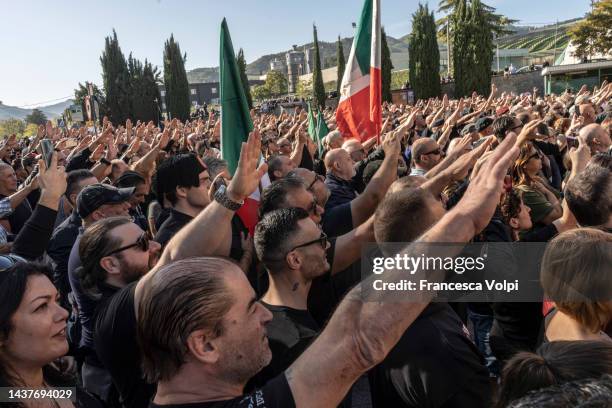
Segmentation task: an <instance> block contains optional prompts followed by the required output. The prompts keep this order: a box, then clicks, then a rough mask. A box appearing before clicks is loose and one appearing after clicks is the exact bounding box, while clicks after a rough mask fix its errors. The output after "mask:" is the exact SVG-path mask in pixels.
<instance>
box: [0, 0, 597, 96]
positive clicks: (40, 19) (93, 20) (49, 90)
mask: <svg viewBox="0 0 612 408" xmlns="http://www.w3.org/2000/svg"><path fill="white" fill-rule="evenodd" d="M424 2H427V1H424ZM485 3H487V4H489V5H492V6H494V7H496V8H497V10H498V12H499V13H502V14H504V15H506V16H508V17H511V18H515V19H518V20H520V23H519V24H524V25H529V24H534V25H536V24H537V25H541V24H543V23H554V22H555V20H560V21H561V20H566V19H570V18H576V17H580V16H583V15H584V13H586V12H587V11H588V10H589V7H590V1H589V0H488V1H487V0H485ZM1 4H2V20H1V22H0V39H1V40H0V55H1V56H2V58H1V62H0V101H2V103H4V104H6V105H17V106H24V105H33V104H37V103H41V102H48V101H51V100H56V99H60V98H63V97H67V96H70V95H71V94H72V93H73V89H74V88H75V87H76V85H77V83H78V82H83V81H93V82H95V83H97V84H98V85H100V84H101V82H102V78H101V68H100V61H99V57H100V54H101V52H102V49H103V47H104V37H105V36H107V35H109V34H110V33H111V32H112V29H113V28H115V29H116V30H117V35H118V38H119V44H120V46H121V49H122V50H123V53H124V54H125V55H126V57H127V55H128V54H129V52H130V51H132V52H133V53H134V56H135V57H137V58H139V59H142V60H144V59H145V58H147V59H149V60H150V61H152V62H153V63H154V64H156V65H161V63H162V53H163V44H164V41H165V40H166V39H167V38H168V37H169V36H170V33H174V37H175V39H176V40H177V41H178V42H179V43H180V46H181V50H182V51H184V52H187V63H186V68H187V69H188V70H189V69H193V68H198V67H210V66H217V65H218V58H219V27H220V23H221V20H222V18H223V17H227V21H228V25H229V28H230V32H231V35H232V41H233V43H234V47H235V48H236V49H238V48H239V47H243V48H244V50H245V55H246V58H247V62H251V61H253V60H255V59H257V58H258V57H260V56H262V55H265V54H269V53H273V52H279V51H283V50H286V49H289V48H291V45H292V44H303V43H306V42H309V41H312V23H313V22H316V24H317V27H318V30H319V39H320V40H323V41H334V40H335V39H336V38H337V36H338V35H342V36H343V37H347V36H351V35H352V34H353V28H352V26H351V23H352V22H354V21H356V20H357V19H358V15H359V12H360V10H361V6H362V0H304V1H290V0H289V1H287V0H97V1H92V0H83V1H64V0H53V1H49V0H2V2H1ZM417 5H418V1H417V0H381V8H382V23H383V25H384V26H385V28H386V30H387V33H388V34H389V35H391V36H393V37H400V36H402V35H405V34H407V33H408V32H409V30H410V20H411V16H412V13H413V12H414V11H415V10H416V8H417ZM429 5H430V8H437V5H438V0H433V1H429ZM52 102H55V101H52ZM44 104H49V103H44Z"/></svg>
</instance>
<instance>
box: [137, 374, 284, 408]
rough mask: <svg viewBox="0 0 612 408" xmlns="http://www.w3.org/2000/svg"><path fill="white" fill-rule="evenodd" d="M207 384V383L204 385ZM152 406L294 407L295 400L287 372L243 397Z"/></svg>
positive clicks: (151, 405) (198, 407)
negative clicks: (286, 375)
mask: <svg viewBox="0 0 612 408" xmlns="http://www.w3.org/2000/svg"><path fill="white" fill-rule="evenodd" d="M204 386H205V385H204ZM149 407H150V408H254V407H257V408H293V407H295V401H294V400H293V394H292V393H291V388H289V383H288V382H287V378H286V377H285V374H281V375H279V376H278V377H276V378H274V379H273V380H272V381H269V382H268V383H267V384H266V385H264V386H263V388H259V389H257V390H255V391H253V392H250V393H248V394H245V395H243V396H241V397H237V398H232V399H230V400H224V401H211V402H195V403H189V404H170V405H158V404H155V403H151V404H150V405H149Z"/></svg>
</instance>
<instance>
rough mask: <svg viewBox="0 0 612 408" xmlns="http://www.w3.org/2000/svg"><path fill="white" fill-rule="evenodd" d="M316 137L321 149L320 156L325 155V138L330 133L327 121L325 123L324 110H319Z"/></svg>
mask: <svg viewBox="0 0 612 408" xmlns="http://www.w3.org/2000/svg"><path fill="white" fill-rule="evenodd" d="M315 133H316V135H317V137H316V139H315V141H316V142H317V147H318V149H319V157H321V156H322V155H323V138H324V137H325V136H327V134H328V133H329V128H328V127H327V123H325V118H324V117H323V112H319V115H318V116H317V130H316V132H315Z"/></svg>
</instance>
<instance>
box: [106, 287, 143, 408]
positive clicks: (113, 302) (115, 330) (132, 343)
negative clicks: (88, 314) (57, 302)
mask: <svg viewBox="0 0 612 408" xmlns="http://www.w3.org/2000/svg"><path fill="white" fill-rule="evenodd" d="M135 289H136V282H134V283H131V284H129V285H128V286H126V287H124V288H122V289H121V290H120V291H118V292H117V293H115V294H114V295H113V296H112V297H111V298H110V299H108V300H107V301H106V302H105V303H104V304H102V305H100V308H99V309H98V312H97V318H96V323H95V324H96V326H95V327H96V329H95V331H94V344H95V349H96V353H97V355H98V358H99V359H100V361H101V362H102V364H104V367H106V369H107V370H108V371H109V372H110V374H111V377H112V378H113V384H114V385H115V387H116V388H117V390H118V391H119V394H120V396H121V401H122V403H123V405H124V406H125V407H130V408H140V407H142V408H144V407H147V406H148V404H149V401H150V400H151V397H153V395H154V394H155V385H153V384H148V383H147V382H146V381H145V380H144V378H143V374H142V370H141V368H140V367H141V359H140V348H139V346H138V342H137V340H136V312H135V310H134V291H135Z"/></svg>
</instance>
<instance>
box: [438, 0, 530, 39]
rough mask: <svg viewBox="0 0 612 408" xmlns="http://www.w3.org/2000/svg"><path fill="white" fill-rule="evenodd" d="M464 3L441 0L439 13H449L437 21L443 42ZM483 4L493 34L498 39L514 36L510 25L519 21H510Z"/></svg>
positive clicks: (460, 0) (453, 0)
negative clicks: (456, 12) (503, 36)
mask: <svg viewBox="0 0 612 408" xmlns="http://www.w3.org/2000/svg"><path fill="white" fill-rule="evenodd" d="M462 1H463V0H440V3H439V4H438V13H447V14H446V15H445V16H444V17H442V18H440V19H439V20H438V21H436V24H437V26H438V36H439V38H440V39H441V40H444V41H447V38H446V33H447V26H448V24H450V27H448V30H449V31H450V30H452V29H453V22H452V15H453V14H454V12H455V10H456V8H457V6H458V5H459V4H460V3H461V2H462ZM481 4H482V8H483V11H484V12H485V14H486V18H487V20H488V22H489V25H490V26H491V27H493V33H494V34H495V36H496V37H501V36H502V35H508V34H512V33H513V32H514V31H513V30H512V28H511V27H510V25H511V24H515V23H517V22H518V20H513V19H510V18H508V17H506V16H504V15H501V14H496V13H495V7H491V6H489V5H487V4H484V3H481ZM451 39H452V35H451Z"/></svg>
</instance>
